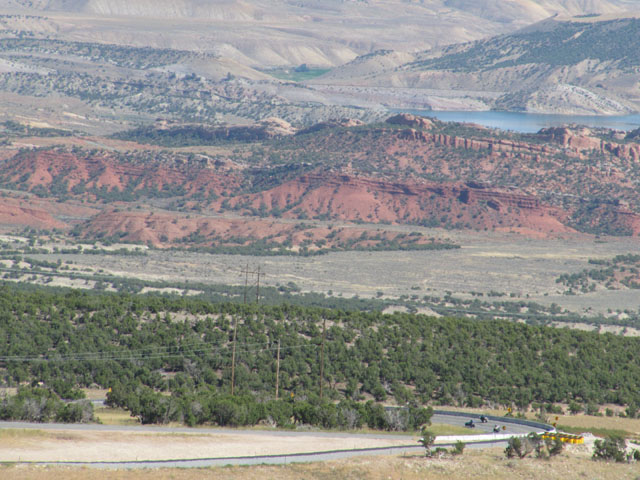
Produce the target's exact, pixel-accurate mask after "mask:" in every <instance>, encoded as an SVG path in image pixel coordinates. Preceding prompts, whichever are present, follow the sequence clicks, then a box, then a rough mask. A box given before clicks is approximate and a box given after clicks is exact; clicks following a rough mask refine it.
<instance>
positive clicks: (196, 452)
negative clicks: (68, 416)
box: [0, 430, 417, 477]
mask: <svg viewBox="0 0 640 480" xmlns="http://www.w3.org/2000/svg"><path fill="white" fill-rule="evenodd" d="M413 443H416V444H417V437H416V439H415V442H412V441H407V439H406V438H404V439H403V438H398V437H394V436H393V435H389V436H388V437H387V438H355V439H354V438H345V437H343V436H338V435H337V436H335V437H334V436H325V435H318V436H315V435H305V436H298V435H286V434H278V435H268V434H266V433H261V432H256V433H255V434H252V433H249V434H245V433H234V432H225V431H221V432H220V433H219V434H217V433H216V434H206V433H198V432H196V433H186V434H182V433H181V434H173V433H167V434H165V433H137V432H135V433H133V432H115V431H107V432H104V431H102V432H75V431H55V432H44V431H36V432H33V431H30V432H27V431H24V430H16V431H15V433H14V434H13V435H8V434H5V435H3V436H0V458H1V459H2V460H3V461H9V462H10V461H18V460H22V461H119V460H122V461H124V460H158V459H173V458H176V459H177V458H208V457H232V456H249V455H269V454H282V453H302V452H313V451H322V450H336V449H350V448H369V447H386V446H393V445H407V444H413ZM0 477H1V475H0Z"/></svg>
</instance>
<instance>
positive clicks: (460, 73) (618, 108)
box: [314, 15, 640, 114]
mask: <svg viewBox="0 0 640 480" xmlns="http://www.w3.org/2000/svg"><path fill="white" fill-rule="evenodd" d="M638 52H640V19H639V18H634V17H633V16H621V17H618V16H614V17H607V16H602V17H601V16H597V15H595V16H586V17H585V16H581V17H572V18H565V19H559V18H552V19H548V20H545V21H542V22H539V23H537V24H535V25H532V26H530V27H527V28H524V29H522V30H519V31H517V32H515V33H512V34H508V35H501V36H496V37H492V38H489V39H485V40H478V41H475V42H470V43H465V44H459V45H452V46H448V47H444V48H442V49H436V50H429V51H425V52H420V53H416V54H408V53H404V54H400V53H398V52H395V51H380V52H376V53H373V54H369V55H365V56H362V57H359V58H357V59H355V60H353V61H352V62H350V63H349V64H347V65H345V66H343V67H340V68H337V69H335V70H334V71H332V72H331V73H328V74H326V75H324V76H322V77H319V78H318V79H316V80H314V82H316V83H317V84H319V85H321V86H324V88H325V89H330V88H333V89H334V91H336V89H339V87H337V85H340V84H342V85H344V86H345V87H347V88H353V85H357V86H359V89H360V90H362V89H363V88H364V87H376V88H381V87H383V88H396V89H400V88H404V89H408V90H409V91H411V92H414V96H419V97H427V98H425V99H424V102H425V104H426V105H427V106H433V107H434V108H437V105H438V98H437V97H438V96H440V97H443V98H447V99H448V101H449V102H450V103H452V104H453V103H455V101H456V98H459V95H458V94H460V93H466V94H467V95H466V104H467V106H468V109H471V110H475V109H480V110H482V109H489V108H497V109H501V110H511V111H513V110H516V111H518V110H522V111H530V112H541V113H571V114H624V113H630V112H634V111H638V110H639V109H640V75H638V73H639V72H640V57H639V56H638ZM354 79H357V80H354ZM320 88H322V87H320ZM426 92H429V93H427V94H426V95H425V93H426ZM354 93H355V94H356V95H358V94H359V93H360V92H359V91H358V90H356V91H355V92H354ZM429 96H430V97H431V98H429ZM458 101H460V100H459V99H458ZM442 102H443V100H442V99H440V103H442Z"/></svg>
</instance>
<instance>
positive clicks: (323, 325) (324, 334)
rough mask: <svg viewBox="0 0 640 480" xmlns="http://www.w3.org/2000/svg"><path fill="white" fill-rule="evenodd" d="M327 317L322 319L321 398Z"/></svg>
mask: <svg viewBox="0 0 640 480" xmlns="http://www.w3.org/2000/svg"><path fill="white" fill-rule="evenodd" d="M326 331H327V319H326V318H324V319H322V347H321V349H320V400H322V384H323V383H324V382H323V380H324V339H325V338H326Z"/></svg>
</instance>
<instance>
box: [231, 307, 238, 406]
mask: <svg viewBox="0 0 640 480" xmlns="http://www.w3.org/2000/svg"><path fill="white" fill-rule="evenodd" d="M237 323H238V319H237V318H236V316H235V315H234V316H233V347H232V349H231V395H233V387H234V386H235V380H236V335H237V332H238V325H237Z"/></svg>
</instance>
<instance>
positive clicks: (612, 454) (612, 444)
mask: <svg viewBox="0 0 640 480" xmlns="http://www.w3.org/2000/svg"><path fill="white" fill-rule="evenodd" d="M626 450H627V442H626V440H625V439H624V438H622V437H618V436H610V437H607V438H605V439H604V440H596V441H595V443H594V445H593V456H592V457H591V458H593V459H594V460H614V461H616V462H624V461H625V453H626Z"/></svg>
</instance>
